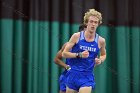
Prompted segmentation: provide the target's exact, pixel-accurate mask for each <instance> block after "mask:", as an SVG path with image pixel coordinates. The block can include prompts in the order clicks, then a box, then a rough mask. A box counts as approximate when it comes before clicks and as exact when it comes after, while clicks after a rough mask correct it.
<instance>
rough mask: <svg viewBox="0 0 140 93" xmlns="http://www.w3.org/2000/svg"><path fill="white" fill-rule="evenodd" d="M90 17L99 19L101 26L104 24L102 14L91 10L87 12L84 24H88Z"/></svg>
mask: <svg viewBox="0 0 140 93" xmlns="http://www.w3.org/2000/svg"><path fill="white" fill-rule="evenodd" d="M90 16H96V17H97V18H98V19H99V24H101V23H102V14H101V13H100V12H98V11H96V10H95V9H89V11H87V12H86V13H85V15H84V22H83V23H84V24H86V23H87V22H88V19H89V17H90Z"/></svg>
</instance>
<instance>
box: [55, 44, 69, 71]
mask: <svg viewBox="0 0 140 93" xmlns="http://www.w3.org/2000/svg"><path fill="white" fill-rule="evenodd" d="M66 44H67V43H65V44H64V45H63V46H62V48H61V49H60V50H59V51H58V52H57V54H56V56H55V58H54V62H55V64H57V65H59V66H61V67H63V68H65V69H66V68H67V64H65V62H63V61H62V52H63V50H64V48H65V46H66Z"/></svg>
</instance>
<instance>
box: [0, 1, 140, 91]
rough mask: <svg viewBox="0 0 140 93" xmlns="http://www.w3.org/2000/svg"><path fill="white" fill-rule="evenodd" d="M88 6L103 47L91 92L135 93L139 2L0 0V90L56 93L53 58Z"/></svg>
mask: <svg viewBox="0 0 140 93" xmlns="http://www.w3.org/2000/svg"><path fill="white" fill-rule="evenodd" d="M90 8H95V9H96V10H97V11H100V12H101V13H102V16H103V23H102V24H101V25H100V26H99V28H98V29H97V33H98V34H100V35H101V36H102V37H104V38H105V39H106V49H107V59H106V61H105V62H104V63H103V64H102V65H99V66H97V67H95V69H94V73H95V81H96V88H95V90H94V91H93V92H92V93H140V10H139V9H140V1H139V0H0V93H58V91H59V85H58V78H59V76H60V74H61V72H62V71H63V69H62V68H61V67H59V66H57V65H56V64H55V63H54V61H53V59H54V57H55V55H56V53H57V52H58V50H59V49H60V48H61V46H62V45H63V44H64V43H65V42H67V41H68V40H69V38H70V36H71V35H72V34H73V33H74V32H77V31H78V27H79V25H80V24H82V22H83V16H84V13H85V12H86V11H87V10H88V9H90Z"/></svg>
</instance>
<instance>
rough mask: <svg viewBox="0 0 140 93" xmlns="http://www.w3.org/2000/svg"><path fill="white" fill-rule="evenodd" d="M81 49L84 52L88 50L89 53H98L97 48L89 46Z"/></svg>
mask: <svg viewBox="0 0 140 93" xmlns="http://www.w3.org/2000/svg"><path fill="white" fill-rule="evenodd" d="M80 49H82V50H88V51H91V52H96V48H93V47H88V46H82V45H80Z"/></svg>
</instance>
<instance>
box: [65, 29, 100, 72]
mask: <svg viewBox="0 0 140 93" xmlns="http://www.w3.org/2000/svg"><path fill="white" fill-rule="evenodd" d="M98 38H99V35H98V34H97V33H96V34H95V39H94V41H92V42H87V41H86V40H85V37H84V31H81V32H80V38H79V41H78V42H77V43H76V44H75V45H74V46H73V48H72V50H71V52H72V53H79V52H83V51H85V50H88V52H89V57H88V58H69V59H68V60H67V61H68V64H70V66H71V68H72V70H77V71H93V68H94V64H95V58H96V57H97V55H98V53H99V47H98Z"/></svg>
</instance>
